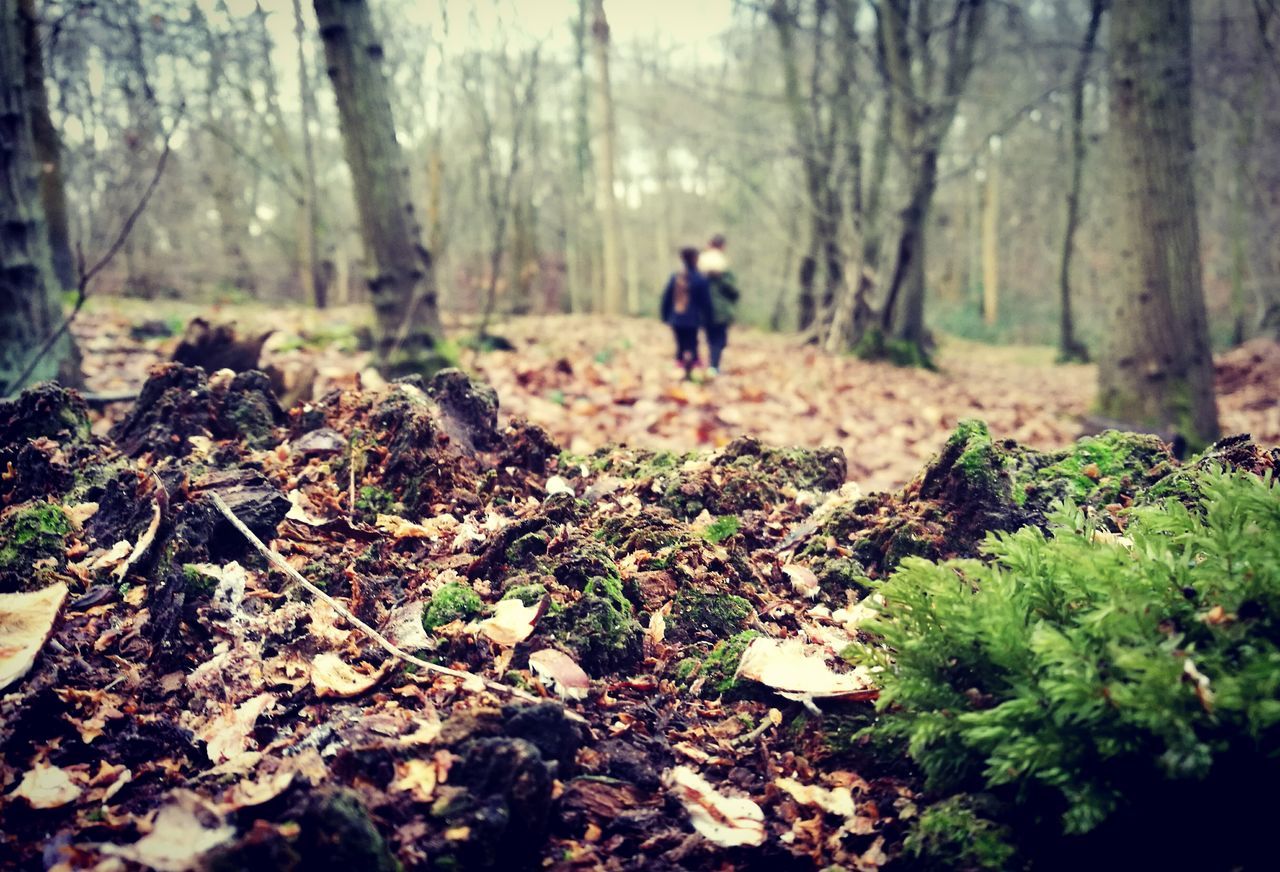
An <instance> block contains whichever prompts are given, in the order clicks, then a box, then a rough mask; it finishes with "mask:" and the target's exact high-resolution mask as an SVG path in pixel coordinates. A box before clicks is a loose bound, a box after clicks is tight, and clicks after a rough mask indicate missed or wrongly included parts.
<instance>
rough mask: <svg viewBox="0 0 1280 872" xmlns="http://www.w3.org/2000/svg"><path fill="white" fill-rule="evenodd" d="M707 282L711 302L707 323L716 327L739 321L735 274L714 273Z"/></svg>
mask: <svg viewBox="0 0 1280 872" xmlns="http://www.w3.org/2000/svg"><path fill="white" fill-rule="evenodd" d="M706 282H707V298H708V299H709V300H710V301H711V302H710V310H709V314H708V316H707V323H709V324H716V325H722V324H723V325H728V324H732V323H733V322H734V321H735V320H737V316H738V297H739V296H740V295H739V293H738V283H737V279H736V278H734V275H733V273H731V272H729V271H728V270H726V271H725V272H722V273H712V274H710V275H708V276H707V277H706Z"/></svg>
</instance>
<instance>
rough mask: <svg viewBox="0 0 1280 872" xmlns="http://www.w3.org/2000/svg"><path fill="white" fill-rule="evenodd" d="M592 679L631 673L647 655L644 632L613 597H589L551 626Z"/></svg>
mask: <svg viewBox="0 0 1280 872" xmlns="http://www.w3.org/2000/svg"><path fill="white" fill-rule="evenodd" d="M548 626H549V628H550V629H551V631H552V633H553V635H554V636H555V637H556V638H557V639H558V640H559V641H560V642H561V643H562V644H563V645H564V646H565V647H566V648H568V649H570V650H571V651H572V652H573V654H574V655H575V657H576V659H577V660H578V663H579V665H581V666H582V668H583V669H584V670H586V672H587V674H589V675H603V674H605V673H607V672H612V671H618V670H624V669H629V668H630V667H631V666H633V665H634V664H636V663H637V662H639V660H640V658H641V656H642V655H643V632H644V631H643V630H642V629H641V627H640V624H639V622H637V621H636V620H635V619H634V618H632V617H631V607H630V605H628V606H627V607H626V608H625V609H623V608H621V607H620V606H619V605H618V603H617V601H616V600H615V599H614V598H613V597H604V596H595V595H586V596H583V597H582V598H581V599H580V600H578V601H577V602H576V603H574V604H573V605H571V606H569V607H568V608H567V609H565V610H564V611H563V612H561V613H560V614H558V615H555V616H553V617H552V619H551V620H550V621H549V622H548Z"/></svg>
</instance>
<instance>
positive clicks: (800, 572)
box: [782, 563, 822, 599]
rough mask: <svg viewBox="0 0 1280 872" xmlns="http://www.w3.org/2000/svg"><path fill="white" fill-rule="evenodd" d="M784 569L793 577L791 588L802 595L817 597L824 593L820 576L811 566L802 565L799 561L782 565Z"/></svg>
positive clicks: (790, 577) (811, 597)
mask: <svg viewBox="0 0 1280 872" xmlns="http://www.w3.org/2000/svg"><path fill="white" fill-rule="evenodd" d="M782 571H783V572H785V573H786V574H787V577H788V578H789V579H791V589H792V590H794V591H795V592H796V593H798V594H800V595H801V596H807V597H808V598H809V599H816V598H817V597H818V595H819V594H821V593H822V587H821V586H820V585H819V584H818V576H817V575H815V574H814V572H813V570H812V569H810V568H809V567H807V566H801V565H799V564H798V563H788V564H787V565H786V566H784V567H782Z"/></svg>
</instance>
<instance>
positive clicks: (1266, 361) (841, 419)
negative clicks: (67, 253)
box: [76, 301, 1280, 492]
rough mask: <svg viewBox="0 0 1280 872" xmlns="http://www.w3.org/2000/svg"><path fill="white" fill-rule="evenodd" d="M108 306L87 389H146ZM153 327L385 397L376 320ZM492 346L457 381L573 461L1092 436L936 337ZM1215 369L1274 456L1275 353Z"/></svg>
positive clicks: (1025, 358)
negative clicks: (962, 435) (935, 346)
mask: <svg viewBox="0 0 1280 872" xmlns="http://www.w3.org/2000/svg"><path fill="white" fill-rule="evenodd" d="M101 305H102V308H101V309H100V310H99V311H97V312H94V313H93V314H92V315H91V316H90V317H86V318H84V319H82V320H81V322H80V323H79V324H77V325H76V333H77V335H78V336H79V337H80V341H81V343H82V345H83V346H84V349H85V353H86V356H87V359H86V370H87V372H88V373H89V389H90V390H97V391H116V390H125V389H130V388H137V387H139V386H141V384H142V382H143V381H144V380H145V378H146V373H147V370H148V368H149V367H150V366H152V365H153V364H154V363H156V362H159V361H161V360H164V359H167V358H168V357H169V355H171V354H172V352H173V348H174V346H175V345H176V343H177V338H176V336H173V337H164V336H161V337H155V338H151V339H143V340H137V339H132V338H130V331H131V330H132V329H133V328H134V327H135V326H136V324H137V323H139V321H141V320H145V319H155V318H156V317H157V308H156V306H155V305H153V304H147V305H146V306H143V305H140V304H139V303H137V302H136V301H125V302H124V303H123V305H122V306H119V307H111V306H110V305H109V304H101ZM159 311H160V312H161V313H163V315H162V316H161V317H162V318H164V320H165V321H166V322H167V323H168V324H169V329H171V330H174V329H175V328H180V325H181V324H182V323H184V322H185V320H187V319H189V318H191V317H193V316H195V315H203V316H205V317H207V318H208V319H209V320H210V321H215V320H227V321H236V322H238V323H239V324H240V325H241V328H242V330H243V331H244V332H245V333H249V334H252V333H254V332H255V331H259V330H263V329H266V326H272V327H275V328H276V331H277V332H276V333H275V334H273V335H272V336H271V338H269V339H268V340H267V342H266V345H265V348H264V354H263V361H264V362H265V363H275V364H277V365H279V366H280V367H282V368H283V369H284V370H285V371H286V372H288V373H291V374H294V373H298V372H299V371H300V370H304V369H306V368H307V367H308V366H309V365H314V366H315V369H316V373H315V384H314V389H313V392H314V395H315V397H317V398H319V397H320V396H322V395H323V394H324V393H325V392H326V391H327V390H329V389H330V388H332V387H354V386H356V385H357V384H358V383H359V384H363V386H366V387H376V386H377V384H378V382H379V380H378V378H377V375H376V373H373V372H372V371H371V370H369V369H368V368H367V355H366V354H364V353H363V352H360V351H358V350H356V340H355V334H354V331H355V329H356V327H357V326H358V325H359V324H361V323H363V322H364V320H365V319H366V318H367V312H366V309H365V307H354V308H346V309H335V310H330V311H328V312H316V311H314V310H310V309H302V308H290V309H279V310H271V309H263V308H261V307H257V306H241V307H234V306H233V307H223V308H219V309H215V310H213V311H210V310H208V309H202V308H199V307H195V306H189V305H183V304H174V303H165V304H159ZM176 332H177V333H180V332H181V331H180V329H176ZM491 332H493V333H495V334H498V335H501V336H503V337H505V338H507V339H509V340H510V341H511V342H512V344H513V345H514V346H515V348H514V350H513V351H509V352H492V351H491V352H485V353H483V354H479V355H476V354H474V353H472V352H471V351H469V350H467V349H463V350H461V352H460V356H461V362H462V363H463V365H464V366H467V367H468V368H474V369H476V370H477V371H479V372H481V373H482V374H483V375H484V376H485V377H486V378H487V379H488V380H489V381H490V382H491V383H492V384H493V386H494V387H495V388H496V389H497V391H498V397H499V402H500V410H501V413H502V414H503V416H504V417H513V416H519V417H524V418H527V419H528V420H530V421H532V422H534V423H536V424H538V425H540V426H542V427H545V428H546V429H547V431H548V432H550V433H551V434H552V436H554V437H555V438H556V440H557V441H558V442H559V443H560V444H561V445H562V446H564V447H565V448H566V449H568V450H571V451H573V452H575V453H578V454H587V453H590V452H591V451H594V450H596V449H599V448H602V447H604V446H606V445H609V444H623V445H629V446H631V447H635V448H648V449H657V450H674V451H689V450H693V449H698V448H715V447H720V446H723V445H725V444H727V443H728V442H729V441H730V440H731V439H733V438H735V437H736V436H739V435H749V436H755V437H757V438H759V439H760V440H761V441H763V442H765V443H767V444H770V445H798V446H804V447H810V448H816V447H819V446H822V445H834V446H839V447H840V448H842V449H843V450H844V452H845V456H846V457H847V458H848V463H849V478H850V480H851V481H854V482H856V483H857V484H858V485H860V486H861V487H862V488H863V490H864V491H868V492H869V491H873V490H885V489H889V488H893V487H898V486H901V485H902V484H903V483H905V482H906V481H907V479H909V478H910V477H911V476H912V475H913V474H914V473H915V472H916V471H917V470H918V469H919V468H920V467H921V465H922V464H923V463H924V462H925V461H926V460H927V459H928V458H929V457H930V456H931V455H932V454H933V453H934V452H935V451H937V450H938V448H939V447H940V446H941V445H942V443H943V441H944V440H945V439H946V437H947V434H949V433H950V432H951V431H952V430H953V429H954V428H955V426H956V424H957V423H958V422H959V421H962V420H964V419H966V418H979V419H982V420H985V421H986V422H987V424H988V426H989V427H990V428H991V431H992V433H993V434H995V435H996V436H997V437H998V438H1009V439H1015V440H1017V441H1018V442H1020V443H1022V444H1024V445H1029V446H1034V447H1036V448H1041V449H1049V448H1060V447H1062V446H1064V445H1067V444H1070V443H1071V442H1072V441H1073V440H1075V439H1076V438H1077V437H1078V436H1080V435H1081V434H1082V433H1083V432H1086V430H1087V429H1088V428H1087V427H1086V426H1085V425H1084V424H1083V423H1082V421H1083V419H1084V417H1085V416H1086V415H1087V413H1088V411H1089V408H1090V406H1091V405H1092V402H1093V397H1094V391H1095V385H1096V381H1097V373H1096V367H1094V366H1092V365H1081V364H1068V365H1061V364H1057V363H1055V361H1054V357H1055V351H1054V349H1052V348H1048V347H1045V346H1018V345H1013V346H995V345H984V344H981V343H976V342H968V341H965V340H961V339H956V338H953V337H943V338H942V341H941V345H940V348H939V350H938V353H937V355H936V357H937V364H938V371H937V372H929V371H925V370H920V369H913V368H902V367H897V366H893V365H891V364H888V363H868V362H866V361H861V360H858V359H856V358H854V357H851V356H849V355H835V354H827V353H825V352H822V351H819V350H817V349H816V348H814V347H812V346H806V345H802V344H800V343H798V342H797V341H796V340H795V338H794V337H792V336H788V335H784V334H771V333H765V332H762V331H759V330H754V329H750V328H739V329H735V330H734V331H733V332H732V334H731V336H730V346H729V348H728V349H727V351H726V352H725V358H724V372H723V374H722V375H721V377H720V378H718V379H716V380H714V381H706V380H703V379H701V378H699V379H698V380H696V381H695V382H693V383H690V382H683V381H681V380H680V379H679V377H678V375H677V374H676V372H675V367H674V365H673V364H672V361H671V354H672V352H673V348H672V341H671V336H670V331H669V330H668V329H667V328H666V327H665V326H663V325H662V324H660V323H658V322H656V321H655V320H653V319H639V318H604V317H596V316H541V317H527V318H519V319H515V320H512V321H509V322H505V323H497V324H495V325H494V326H493V328H492V330H491ZM704 352H705V349H704ZM1218 369H1219V385H1218V389H1219V397H1218V406H1219V411H1220V415H1221V420H1222V431H1223V433H1225V434H1233V433H1249V434H1251V435H1252V436H1253V437H1254V439H1256V440H1257V441H1258V442H1259V443H1260V444H1264V445H1272V444H1277V443H1280V346H1278V345H1277V344H1276V343H1272V342H1267V341H1264V340H1260V341H1255V342H1252V343H1249V344H1247V345H1245V346H1242V347H1241V348H1238V349H1235V350H1233V351H1231V352H1228V353H1226V354H1225V355H1222V356H1221V357H1220V358H1219V366H1218ZM356 373H362V374H363V382H357V380H356V379H354V378H353V376H354V375H355V374H356ZM304 377H306V376H304Z"/></svg>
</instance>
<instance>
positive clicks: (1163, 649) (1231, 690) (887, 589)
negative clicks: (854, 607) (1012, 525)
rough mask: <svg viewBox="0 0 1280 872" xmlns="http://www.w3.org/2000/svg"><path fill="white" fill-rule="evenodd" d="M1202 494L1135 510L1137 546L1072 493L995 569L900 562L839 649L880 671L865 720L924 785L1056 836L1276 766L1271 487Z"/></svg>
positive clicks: (1213, 487)
mask: <svg viewBox="0 0 1280 872" xmlns="http://www.w3.org/2000/svg"><path fill="white" fill-rule="evenodd" d="M1200 493H1201V494H1202V497H1201V500H1200V502H1199V503H1198V504H1194V505H1193V506H1192V507H1191V508H1188V507H1187V506H1186V505H1184V504H1183V503H1181V502H1178V501H1176V500H1168V501H1166V502H1164V503H1163V504H1162V505H1159V506H1142V507H1138V508H1135V509H1134V510H1133V511H1132V513H1131V515H1130V524H1129V527H1128V529H1127V531H1126V535H1127V536H1128V537H1130V538H1131V540H1132V546H1131V547H1128V546H1127V544H1126V543H1125V542H1116V541H1113V540H1108V539H1107V537H1105V536H1095V535H1093V532H1092V530H1091V529H1090V523H1089V522H1087V521H1086V518H1085V515H1084V513H1083V512H1081V511H1079V510H1076V509H1075V508H1074V507H1073V506H1072V505H1071V504H1069V503H1068V504H1067V505H1066V506H1065V507H1060V508H1059V509H1058V510H1057V511H1056V512H1055V513H1054V514H1053V515H1052V516H1051V519H1050V526H1051V530H1052V535H1051V537H1050V538H1046V536H1045V534H1044V533H1043V532H1041V531H1040V530H1039V529H1037V528H1034V527H1028V528H1024V529H1022V530H1019V531H1018V532H1017V533H1014V534H1000V535H998V536H993V537H990V538H989V539H988V540H987V542H986V544H985V546H984V549H985V552H986V554H987V556H988V557H989V558H990V562H989V563H984V562H981V561H978V560H951V561H946V562H944V563H933V562H929V561H925V560H921V559H918V558H910V559H908V560H905V561H904V562H903V564H902V567H901V569H900V570H899V571H898V572H897V573H895V574H894V575H893V576H892V577H891V578H890V579H889V580H888V581H887V582H886V583H885V584H884V585H883V586H882V588H881V593H882V594H883V596H884V598H885V605H884V606H883V607H882V608H881V610H880V615H879V616H878V617H877V619H876V620H875V621H873V622H871V623H870V624H868V625H866V626H865V629H866V630H868V631H869V632H871V633H874V634H877V635H878V636H879V639H880V642H881V644H879V645H875V646H870V645H861V646H856V647H855V648H854V649H852V650H851V652H850V654H849V656H850V657H851V659H854V660H857V661H859V662H862V663H866V664H868V665H874V666H880V667H884V668H885V670H886V671H885V674H884V678H883V690H882V693H881V697H880V701H879V707H880V709H881V710H882V711H883V712H884V713H885V717H884V718H883V719H882V721H881V723H880V724H879V725H877V726H876V727H875V728H874V729H875V730H882V731H886V732H887V733H888V734H890V735H893V736H900V737H903V738H905V739H907V740H908V742H909V749H910V753H911V755H912V757H913V758H914V759H915V761H916V762H917V764H918V765H919V766H920V768H921V770H922V771H923V772H924V774H925V775H926V777H927V780H928V785H929V787H930V788H931V789H934V790H940V791H944V792H953V791H958V790H973V789H980V790H991V791H993V792H995V793H997V794H998V795H1000V796H1002V797H1003V798H1004V799H1006V800H1008V801H1009V802H1010V805H1011V807H1017V808H1019V809H1020V810H1021V811H1020V814H1022V815H1024V819H1025V820H1027V822H1028V823H1029V824H1030V825H1032V826H1034V827H1038V828H1041V829H1042V830H1043V829H1045V828H1048V829H1050V830H1052V831H1054V832H1065V833H1068V834H1073V833H1075V834H1078V833H1086V832H1089V831H1092V830H1094V829H1095V828H1098V827H1099V826H1100V825H1102V824H1104V823H1106V822H1108V821H1109V820H1111V819H1114V818H1115V817H1116V816H1121V817H1124V816H1132V815H1135V814H1141V813H1143V812H1144V810H1145V809H1147V808H1148V807H1149V806H1151V805H1154V804H1164V805H1172V806H1175V807H1179V804H1181V806H1180V807H1191V806H1193V805H1195V804H1196V803H1197V802H1198V801H1200V799H1199V798H1201V797H1204V796H1212V795H1223V796H1225V795H1231V794H1232V793H1233V791H1238V790H1241V789H1242V788H1241V787H1240V784H1246V783H1251V782H1252V781H1254V780H1259V781H1265V780H1266V778H1267V777H1272V778H1273V777H1275V776H1276V775H1277V774H1280V548H1278V547H1277V544H1276V543H1277V542H1280V493H1277V487H1276V485H1275V483H1274V482H1272V481H1271V480H1270V478H1269V477H1268V478H1266V479H1262V478H1259V477H1257V476H1254V475H1251V474H1248V473H1244V472H1233V473H1223V472H1221V471H1219V470H1211V471H1205V472H1204V473H1202V479H1201V481H1200ZM1126 819H1127V818H1126ZM921 838H922V839H923V838H924V836H921ZM921 844H923V842H922V843H921Z"/></svg>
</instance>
